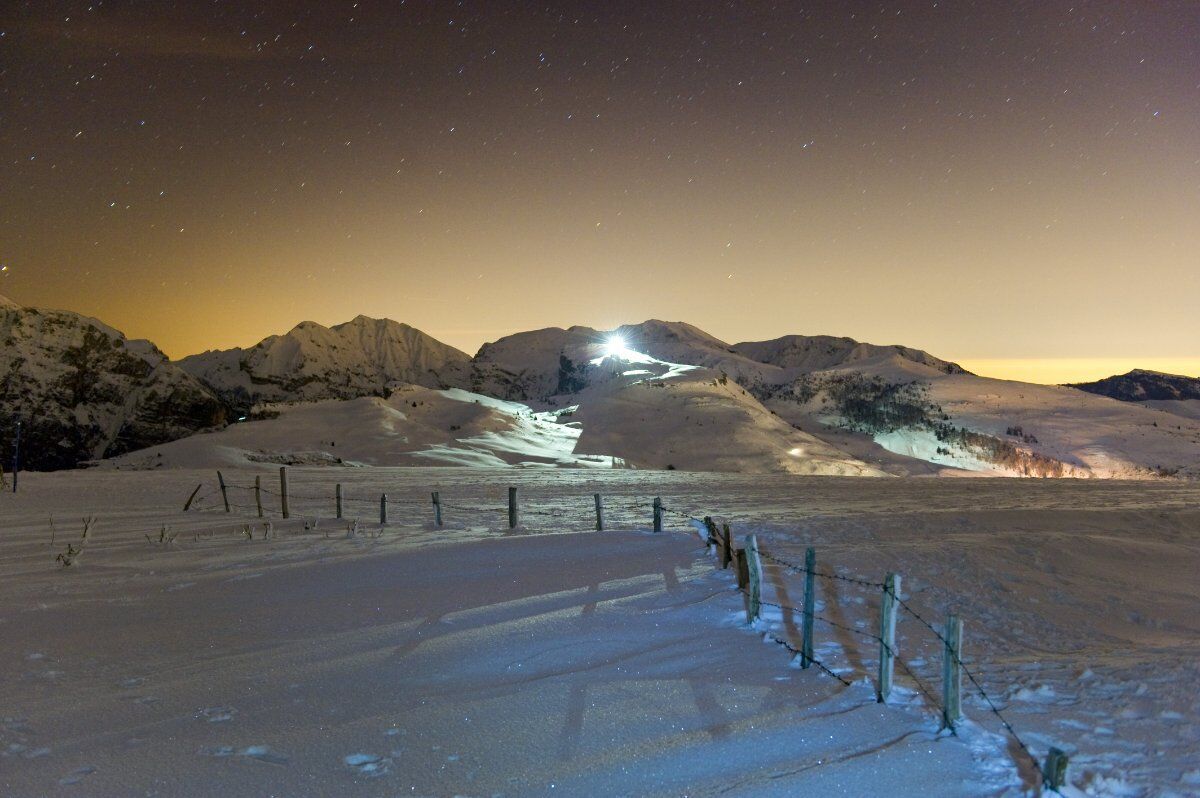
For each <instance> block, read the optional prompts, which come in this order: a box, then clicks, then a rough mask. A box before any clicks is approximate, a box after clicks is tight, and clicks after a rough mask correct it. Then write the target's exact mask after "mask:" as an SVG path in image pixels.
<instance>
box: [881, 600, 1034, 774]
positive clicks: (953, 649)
mask: <svg viewBox="0 0 1200 798" xmlns="http://www.w3.org/2000/svg"><path fill="white" fill-rule="evenodd" d="M896 603H897V604H898V605H899V606H900V608H901V609H903V610H904V611H905V612H907V613H908V614H909V615H911V616H912V617H913V618H916V619H917V621H918V622H920V623H921V624H922V625H923V626H924V627H925V628H926V629H928V630H929V631H930V632H932V633H933V635H934V637H936V638H937V639H938V640H940V641H942V644H943V645H944V646H945V649H946V651H947V652H948V653H950V655H951V656H952V657H953V658H954V663H955V665H957V666H958V667H960V668H962V672H963V673H964V674H966V677H967V679H968V680H969V681H970V682H971V684H972V685H974V687H975V690H976V692H978V693H979V695H980V697H982V698H983V700H984V702H985V703H986V704H987V708H988V709H989V710H990V711H991V712H992V714H993V715H995V716H996V718H997V719H998V720H999V721H1000V724H1001V725H1002V726H1003V727H1004V729H1005V731H1007V732H1008V733H1009V735H1011V736H1012V738H1013V740H1014V741H1016V743H1017V745H1018V746H1019V747H1020V749H1021V750H1022V751H1023V752H1024V753H1025V756H1027V757H1028V758H1029V761H1030V762H1031V763H1032V764H1033V766H1034V768H1035V769H1036V770H1037V772H1038V773H1040V774H1042V776H1043V778H1044V777H1045V772H1044V771H1043V770H1042V764H1041V762H1039V761H1038V758H1037V757H1036V756H1034V755H1033V752H1032V751H1031V750H1029V746H1028V745H1026V744H1025V741H1024V740H1022V739H1021V736H1020V735H1019V734H1017V730H1016V729H1015V728H1013V725H1012V724H1011V723H1010V722H1009V721H1008V718H1006V717H1004V714H1003V713H1002V712H1001V711H1000V708H999V707H998V706H996V702H994V701H993V700H992V697H991V696H990V695H988V693H987V691H986V690H984V689H983V685H982V684H980V683H979V680H978V679H977V678H976V677H975V674H974V673H973V672H972V671H971V669H970V668H968V667H967V665H966V663H964V662H963V661H962V657H960V656H959V654H958V647H957V646H952V645H951V644H950V641H949V640H947V639H946V637H945V636H944V635H943V634H942V633H941V632H939V631H938V630H937V628H936V627H935V626H934V625H933V624H931V623H930V622H929V621H927V620H925V618H924V617H923V616H922V615H921V614H920V613H918V612H917V611H916V610H914V609H913V608H912V606H910V605H909V603H908V602H907V601H905V600H904V599H902V598H900V597H899V596H896Z"/></svg>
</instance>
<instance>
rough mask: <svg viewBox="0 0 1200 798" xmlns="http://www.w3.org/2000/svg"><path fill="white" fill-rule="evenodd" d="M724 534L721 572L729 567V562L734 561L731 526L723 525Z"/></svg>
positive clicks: (722, 538)
mask: <svg viewBox="0 0 1200 798" xmlns="http://www.w3.org/2000/svg"><path fill="white" fill-rule="evenodd" d="M721 526H722V527H723V528H724V530H725V531H724V533H723V534H722V535H721V570H724V569H726V568H728V567H729V561H730V560H732V559H733V532H732V531H730V529H729V524H722V525H721Z"/></svg>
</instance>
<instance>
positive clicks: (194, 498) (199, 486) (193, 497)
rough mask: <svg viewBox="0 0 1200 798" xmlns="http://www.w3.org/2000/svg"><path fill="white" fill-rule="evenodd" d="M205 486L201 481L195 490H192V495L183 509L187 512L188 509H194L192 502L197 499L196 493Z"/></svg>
mask: <svg viewBox="0 0 1200 798" xmlns="http://www.w3.org/2000/svg"><path fill="white" fill-rule="evenodd" d="M203 486H204V483H203V482H201V483H200V484H199V485H197V486H196V489H195V490H194V491H192V495H191V496H188V500H187V502H185V503H184V505H183V511H184V512H185V513H186V512H187V511H188V510H190V509H192V502H194V501H195V500H196V494H197V493H199V492H200V488H201V487H203Z"/></svg>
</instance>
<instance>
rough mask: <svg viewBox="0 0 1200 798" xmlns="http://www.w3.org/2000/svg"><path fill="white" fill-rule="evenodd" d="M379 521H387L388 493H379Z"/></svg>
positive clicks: (384, 522)
mask: <svg viewBox="0 0 1200 798" xmlns="http://www.w3.org/2000/svg"><path fill="white" fill-rule="evenodd" d="M379 523H381V524H386V523H387V494H386V493H381V494H379Z"/></svg>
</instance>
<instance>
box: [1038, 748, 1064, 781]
mask: <svg viewBox="0 0 1200 798" xmlns="http://www.w3.org/2000/svg"><path fill="white" fill-rule="evenodd" d="M1067 761H1068V760H1067V755H1066V753H1064V752H1063V751H1061V750H1059V749H1058V748H1054V747H1051V748H1050V751H1049V752H1048V753H1047V754H1046V766H1045V767H1043V768H1042V786H1043V787H1045V788H1046V789H1048V790H1054V791H1055V792H1058V791H1059V790H1061V789H1062V788H1063V787H1064V786H1065V785H1066V783H1067Z"/></svg>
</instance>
